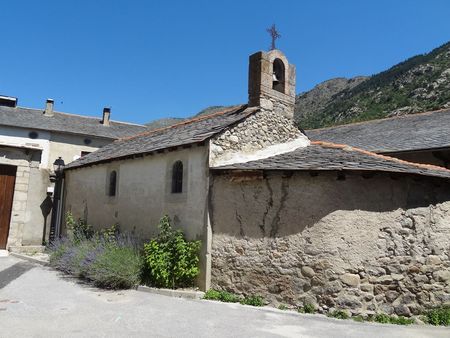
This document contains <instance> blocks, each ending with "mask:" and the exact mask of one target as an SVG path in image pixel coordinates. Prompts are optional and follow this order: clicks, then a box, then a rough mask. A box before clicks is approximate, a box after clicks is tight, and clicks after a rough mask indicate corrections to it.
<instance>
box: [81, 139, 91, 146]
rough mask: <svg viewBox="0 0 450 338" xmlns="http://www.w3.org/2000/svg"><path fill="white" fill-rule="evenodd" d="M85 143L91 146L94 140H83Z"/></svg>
mask: <svg viewBox="0 0 450 338" xmlns="http://www.w3.org/2000/svg"><path fill="white" fill-rule="evenodd" d="M83 142H84V144H85V145H89V144H91V143H92V140H91V139H90V138H85V139H84V140H83Z"/></svg>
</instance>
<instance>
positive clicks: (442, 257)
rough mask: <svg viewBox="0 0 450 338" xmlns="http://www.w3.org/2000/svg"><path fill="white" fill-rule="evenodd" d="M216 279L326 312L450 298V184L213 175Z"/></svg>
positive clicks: (412, 306) (404, 310) (410, 308)
mask: <svg viewBox="0 0 450 338" xmlns="http://www.w3.org/2000/svg"><path fill="white" fill-rule="evenodd" d="M214 176H215V177H214V182H213V188H212V194H211V209H210V217H211V223H212V231H213V241H212V287H214V288H217V289H223V290H228V291H231V292H235V293H239V294H259V295H262V296H264V297H265V299H267V300H268V301H270V302H271V303H272V304H273V305H278V304H280V303H281V304H289V305H291V306H300V305H302V304H305V303H311V304H314V305H315V306H316V307H317V309H318V310H319V311H321V312H327V311H330V310H333V309H337V308H339V309H347V310H348V311H350V312H352V313H363V314H364V313H366V314H370V313H376V312H385V313H389V314H391V313H396V314H398V315H406V316H409V315H414V314H418V313H420V312H421V311H422V310H423V309H424V308H427V307H430V306H435V305H439V304H443V303H449V302H450V256H449V255H450V196H449V195H450V189H449V188H450V187H449V185H444V184H442V185H441V186H437V185H436V183H435V182H436V181H433V182H432V181H430V180H428V179H426V178H425V179H419V180H417V179H415V178H409V177H404V178H401V179H398V178H397V179H395V180H393V179H391V178H390V177H389V176H388V175H383V174H377V175H376V176H374V177H373V178H370V179H368V178H362V177H361V176H358V175H356V174H353V175H350V174H348V175H347V176H346V179H345V180H337V179H336V174H333V173H320V174H319V175H318V176H316V177H312V176H310V175H309V174H308V173H301V172H297V173H294V174H290V175H287V174H281V173H269V174H266V175H265V176H264V178H263V177H262V176H261V175H257V174H256V175H248V176H247V177H244V176H242V175H240V176H235V177H232V176H228V175H226V174H221V175H218V174H216V175H214Z"/></svg>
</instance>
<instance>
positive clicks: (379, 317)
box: [373, 313, 391, 324]
mask: <svg viewBox="0 0 450 338" xmlns="http://www.w3.org/2000/svg"><path fill="white" fill-rule="evenodd" d="M373 320H374V321H375V322H377V323H383V324H389V323H390V322H391V319H390V317H389V316H388V315H387V314H385V313H378V314H376V315H375V317H374V318H373Z"/></svg>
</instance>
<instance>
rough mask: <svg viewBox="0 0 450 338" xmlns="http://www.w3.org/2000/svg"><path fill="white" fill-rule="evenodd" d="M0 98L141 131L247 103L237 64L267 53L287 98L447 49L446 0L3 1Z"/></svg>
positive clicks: (449, 5) (449, 9)
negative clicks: (272, 49) (280, 58)
mask: <svg viewBox="0 0 450 338" xmlns="http://www.w3.org/2000/svg"><path fill="white" fill-rule="evenodd" d="M0 3H1V5H2V19H1V20H0V31H1V32H2V34H1V41H2V43H1V47H0V48H1V52H0V61H1V76H0V93H1V94H4V95H11V96H16V97H18V98H19V105H21V106H26V107H36V108H37V107H43V106H44V102H45V99H46V98H53V99H55V104H56V109H57V110H59V111H65V112H71V113H76V114H84V115H94V116H95V115H98V116H100V115H101V111H102V108H103V107H104V106H111V107H112V118H113V119H116V120H124V121H129V122H136V123H144V122H148V121H151V120H153V119H156V118H160V117H167V116H176V117H186V116H190V115H192V114H195V113H196V112H198V111H199V110H201V109H203V108H205V107H207V106H211V105H231V104H237V103H245V102H247V66H248V56H249V55H250V54H252V53H254V52H256V51H258V50H266V49H267V48H268V46H269V44H270V39H269V36H268V34H267V33H266V31H265V29H266V28H267V27H269V26H270V25H271V24H272V23H276V25H277V28H278V29H279V31H280V33H281V34H282V38H281V39H280V40H279V43H278V45H277V47H278V48H279V49H281V50H282V51H283V52H284V53H285V54H286V55H287V57H288V59H289V61H290V62H291V63H294V64H295V65H296V66H297V92H301V91H304V90H308V89H311V88H312V87H313V86H314V85H316V84H318V83H320V82H321V81H324V80H327V79H330V78H333V77H352V76H355V75H369V74H373V73H377V72H379V71H382V70H384V69H386V68H388V67H390V66H392V65H394V64H395V63H398V62H400V61H402V60H404V59H406V58H408V57H410V56H413V55H415V54H419V53H425V52H428V51H430V50H432V49H433V48H435V47H438V46H439V45H441V44H443V43H445V42H447V41H449V40H450V23H449V19H448V16H449V13H450V1H446V0H422V1H417V0H403V1H401V0H397V1H394V0H390V1H386V0H376V1H375V0H373V1H362V0H359V1H357V0H340V1H333V0H314V1H313V0H310V1H287V0H285V1H283V0H276V1H263V0H259V1H244V0H240V1H130V0H129V1H114V0H109V1H82V0H78V1H74V0H73V1H61V0H58V1H46V0H40V1H32V0H30V1H21V0H16V1H11V0H10V1H6V0H3V1H1V2H0Z"/></svg>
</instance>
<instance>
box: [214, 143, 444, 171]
mask: <svg viewBox="0 0 450 338" xmlns="http://www.w3.org/2000/svg"><path fill="white" fill-rule="evenodd" d="M212 169H213V170H224V169H238V170H308V171H309V170H311V171H316V170H317V171H324V170H325V171H327V170H339V171H341V170H344V171H381V172H389V173H404V174H417V175H425V176H434V177H442V178H450V170H448V169H445V168H442V167H439V166H434V165H427V164H417V163H411V162H407V161H403V160H399V159H397V158H393V157H389V156H385V155H379V154H375V153H372V152H369V151H366V150H362V149H358V148H353V147H350V146H347V145H340V144H334V143H329V142H318V141H316V142H312V143H311V145H310V146H307V147H304V148H298V149H296V150H294V151H292V152H288V153H284V154H281V155H276V156H273V157H269V158H265V159H261V160H257V161H251V162H246V163H235V164H230V165H226V166H221V167H217V168H212Z"/></svg>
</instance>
